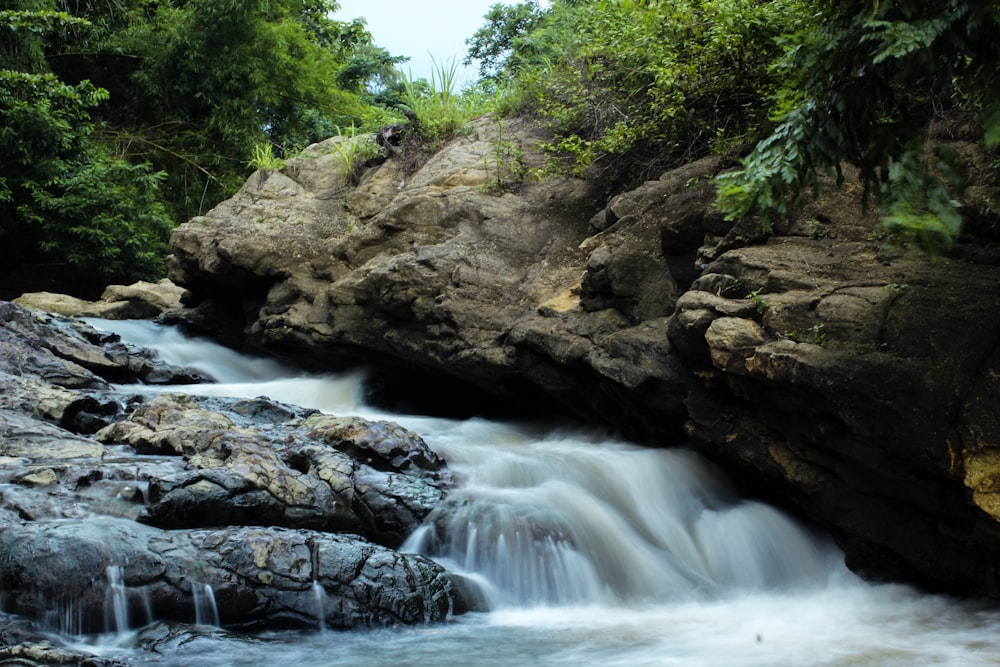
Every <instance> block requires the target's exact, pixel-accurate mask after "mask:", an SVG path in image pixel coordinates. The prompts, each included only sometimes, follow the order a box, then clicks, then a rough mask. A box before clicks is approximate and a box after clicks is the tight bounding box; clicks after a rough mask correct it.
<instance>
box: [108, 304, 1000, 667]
mask: <svg viewBox="0 0 1000 667" xmlns="http://www.w3.org/2000/svg"><path fill="white" fill-rule="evenodd" d="M99 325H100V326H102V327H105V328H110V329H112V330H116V331H118V332H119V333H122V335H123V336H124V337H125V338H126V339H128V340H131V341H133V342H138V343H140V344H143V345H147V346H150V347H154V348H156V349H158V350H160V352H161V354H162V356H163V357H164V358H165V359H166V360H168V361H171V362H172V363H178V364H183V365H189V366H190V365H195V366H197V367H199V368H202V369H203V370H205V371H206V372H209V373H211V374H212V375H214V376H215V377H217V378H219V379H220V380H221V381H222V382H223V384H217V385H206V386H195V387H183V388H181V387H169V388H166V390H168V391H176V390H183V391H191V392H192V393H211V394H213V395H228V396H239V397H255V396H260V395H268V396H270V397H271V398H274V399H275V400H279V401H284V402H288V403H295V404H298V405H302V406H305V407H312V408H317V409H320V410H323V411H326V412H330V413H334V414H360V415H362V416H366V417H369V418H386V419H392V420H394V421H397V422H400V423H402V424H403V425H405V426H407V427H408V428H411V429H412V430H414V431H416V432H418V433H420V434H421V435H422V436H423V437H424V439H425V440H427V442H428V444H429V445H431V447H433V448H434V449H435V450H436V451H438V452H439V453H441V454H442V455H444V456H445V457H446V458H447V459H448V461H449V464H450V466H451V467H452V469H453V470H454V471H455V472H456V474H457V476H458V478H459V479H460V480H461V484H460V487H459V488H458V489H457V490H456V491H455V492H454V493H453V494H452V496H451V497H450V498H449V501H448V502H447V504H446V507H445V508H444V509H443V510H442V512H444V514H443V517H444V518H442V519H441V520H439V521H436V522H435V525H436V528H433V527H431V526H426V527H424V528H422V529H421V530H419V531H418V532H417V533H416V534H415V535H413V536H412V537H411V539H410V541H409V542H408V544H407V547H408V548H412V549H415V550H420V551H422V552H424V553H427V554H428V555H430V556H431V557H433V558H435V559H436V560H438V561H439V562H441V563H442V564H444V565H445V566H446V567H448V568H449V569H451V570H453V571H456V572H460V573H463V574H465V575H466V576H468V577H469V578H470V579H472V580H474V581H476V582H478V583H479V584H480V585H481V587H482V588H483V590H484V591H485V594H486V595H487V597H488V599H489V601H490V603H491V606H492V609H493V611H491V612H489V613H478V614H468V615H466V616H463V617H459V618H457V619H456V620H455V621H454V622H452V623H447V624H439V625H431V626H424V627H416V628H397V629H383V630H370V631H355V632H347V633H343V632H338V633H323V632H315V633H306V634H303V633H275V634H270V635H266V636H264V637H259V638H255V639H249V638H247V637H244V636H229V635H225V634H219V633H213V634H211V635H210V636H205V637H200V638H198V639H195V640H192V641H188V642H185V643H181V644H178V645H177V646H176V647H175V650H174V651H173V652H171V653H169V654H168V653H164V654H162V655H156V654H147V653H140V652H138V651H136V652H134V653H131V654H127V655H125V656H122V657H125V658H127V659H129V660H131V661H133V662H141V663H143V664H163V665H185V664H194V663H197V664H202V665H255V664H260V663H266V664H279V663H280V664H295V665H303V666H312V665H316V666H320V665H328V666H333V665H355V666H364V665H372V666H374V665H400V666H407V665H411V666H431V665H434V666H444V665H456V666H457V665H485V666H491V665H495V666H497V667H499V666H501V665H502V666H505V667H506V666H508V665H551V666H557V665H621V666H626V665H628V666H647V665H648V666H661V665H662V666H673V665H678V666H682V667H694V666H702V665H704V666H706V667H707V666H716V665H726V666H733V667H742V666H747V667H749V666H756V665H760V666H769V667H774V666H789V667H791V666H814V665H815V666H820V665H823V666H845V667H846V666H852V667H853V666H876V665H877V666H889V665H900V666H904V665H905V666H907V667H909V666H912V665H949V666H951V665H955V666H958V665H1000V610H998V609H997V608H996V607H990V606H986V605H978V604H973V603H968V602H961V601H955V600H951V599H948V598H943V597H937V596H929V595H925V594H921V593H919V592H917V591H914V590H912V589H910V588H908V587H905V586H897V585H893V586H872V585H869V584H866V583H864V582H862V581H860V580H858V579H857V578H856V577H854V576H853V575H852V574H850V573H849V572H847V571H846V570H845V568H844V567H843V565H842V564H841V560H842V559H841V557H840V554H839V553H838V552H837V551H836V550H835V549H834V548H833V547H832V546H831V545H830V544H829V543H828V542H827V541H826V540H825V539H823V538H822V537H821V536H816V535H813V534H811V533H810V532H809V531H807V530H805V529H804V528H803V527H801V526H799V525H797V524H796V523H795V522H794V521H792V520H791V519H789V518H788V517H787V516H785V515H784V514H782V513H781V512H779V511H777V510H776V509H774V508H772V507H769V506H767V505H764V504H761V503H758V502H751V501H746V500H742V499H740V498H738V497H736V496H735V495H734V494H733V492H732V491H731V490H730V488H729V487H728V485H727V483H726V481H725V480H724V479H723V478H722V477H721V476H720V475H719V474H718V473H717V472H716V471H714V470H713V469H712V467H711V466H709V465H708V464H707V463H705V462H704V461H703V460H701V459H700V458H699V457H697V456H696V455H694V454H692V453H690V452H686V451H683V450H649V449H642V448H638V447H634V446H631V445H629V444H627V443H622V442H617V441H613V440H608V439H605V438H602V437H600V436H598V435H595V434H593V433H587V432H583V431H581V430H578V429H577V428H572V429H571V428H562V429H553V428H551V427H543V426H539V425H520V424H510V423H497V422H490V421H486V420H480V419H473V420H466V421H456V420H446V419H436V418H428V417H415V416H409V415H386V414H383V413H380V412H379V411H377V410H374V409H372V408H370V407H368V406H365V405H364V404H363V402H362V401H361V399H360V396H361V379H362V378H361V377H360V375H352V376H337V377H333V376H328V377H317V376H304V375H301V374H294V373H291V372H289V371H287V370H285V369H282V368H281V367H280V366H278V365H276V364H273V363H272V362H261V361H251V360H247V359H245V358H243V357H240V356H238V355H234V354H233V353H231V352H230V351H228V350H224V349H222V348H218V347H217V346H214V345H211V344H209V343H205V342H197V341H190V340H186V339H184V338H183V337H181V336H179V335H178V334H176V333H175V332H173V331H171V330H167V329H156V328H152V327H151V325H149V324H147V323H111V322H100V323H99ZM202 360H204V361H202ZM146 390H152V389H149V388H147V389H146ZM317 604H318V605H319V604H322V600H321V599H319V598H317Z"/></svg>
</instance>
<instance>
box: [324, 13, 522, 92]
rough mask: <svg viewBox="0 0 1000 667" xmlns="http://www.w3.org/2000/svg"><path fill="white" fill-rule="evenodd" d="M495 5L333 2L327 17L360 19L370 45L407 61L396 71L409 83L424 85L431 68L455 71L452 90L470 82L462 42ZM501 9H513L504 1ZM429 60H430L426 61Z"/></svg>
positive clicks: (471, 77) (473, 73)
mask: <svg viewBox="0 0 1000 667" xmlns="http://www.w3.org/2000/svg"><path fill="white" fill-rule="evenodd" d="M498 1H499V0H338V2H339V3H340V11H339V12H337V13H335V14H334V15H333V17H334V18H335V19H337V20H338V21H351V20H353V19H356V18H358V17H364V18H365V20H366V22H367V24H368V32H370V33H371V34H372V37H373V38H374V40H375V44H376V45H378V46H381V47H383V48H385V49H387V50H388V51H389V53H391V54H392V55H394V56H409V57H410V60H409V61H408V62H406V63H403V64H402V65H401V69H402V70H403V71H404V72H406V73H407V74H408V75H410V76H412V77H413V78H414V79H420V78H424V79H427V80H430V78H431V75H432V74H433V73H434V72H435V67H434V63H435V62H436V63H437V64H438V68H437V69H440V68H441V67H442V66H444V67H446V68H447V67H448V66H449V65H450V64H451V62H452V60H454V62H455V64H456V65H457V67H458V72H457V78H458V81H456V88H457V89H461V88H462V86H463V85H465V84H466V83H468V82H471V81H474V80H475V79H476V75H477V73H478V70H477V69H476V67H474V66H473V67H468V68H464V67H463V66H462V60H464V59H465V53H466V51H467V50H468V47H467V46H466V44H465V40H466V39H468V38H469V37H472V34H473V33H474V32H476V30H478V29H479V28H480V26H482V25H483V15H484V14H485V13H486V11H487V10H488V9H489V8H490V6H491V5H493V4H496V3H497V2H498ZM504 4H516V2H505V3H504ZM432 57H433V60H432Z"/></svg>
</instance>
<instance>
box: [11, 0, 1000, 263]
mask: <svg viewBox="0 0 1000 667" xmlns="http://www.w3.org/2000/svg"><path fill="white" fill-rule="evenodd" d="M336 8H337V4H336V3H335V2H333V1H331V0H242V1H237V0H102V1H99V2H87V3H81V2H71V1H69V0H13V1H8V2H4V3H0V239H2V240H3V242H4V243H5V246H6V248H7V249H8V252H9V253H13V255H14V256H16V257H21V258H22V260H23V261H25V262H40V261H62V262H70V263H74V264H80V265H84V264H89V265H95V266H99V267H100V268H101V269H102V270H103V271H104V272H105V273H106V274H107V275H108V276H109V277H114V278H138V277H156V276H158V275H161V273H162V263H163V259H164V258H165V256H166V253H167V251H168V249H167V246H166V243H167V239H168V237H169V232H170V230H171V229H172V228H173V226H174V225H176V224H177V223H178V222H182V221H185V220H187V219H189V218H191V217H193V216H195V215H198V214H200V213H203V212H205V211H207V210H208V208H210V207H211V206H213V205H214V204H215V203H217V202H219V201H221V200H222V199H224V198H226V197H228V196H231V194H232V193H233V192H234V191H235V190H236V189H237V188H238V187H239V186H240V185H241V184H242V183H243V182H244V180H245V178H246V177H247V175H248V174H249V173H250V171H252V168H253V167H254V166H259V164H260V160H261V159H262V156H266V157H267V159H272V158H273V159H274V160H275V161H279V160H280V159H281V158H282V157H284V156H288V155H292V154H294V152H295V151H297V150H298V149H300V148H302V147H304V146H306V145H308V144H309V143H312V142H315V141H320V140H323V139H325V138H327V137H329V136H332V135H335V134H338V133H340V132H341V131H342V130H343V129H344V128H351V131H354V129H358V130H364V131H373V130H375V129H377V128H378V127H380V126H381V125H383V124H386V123H389V122H398V121H399V120H400V119H402V118H403V113H404V112H407V113H411V114H412V113H413V112H416V113H417V114H418V115H419V116H421V121H422V122H421V127H422V128H423V129H424V131H425V132H426V133H427V134H428V137H427V139H428V145H430V146H436V145H439V144H440V142H441V141H444V140H446V139H447V137H448V136H449V133H453V132H455V131H458V130H460V127H461V124H462V120H463V118H466V117H467V116H468V114H469V113H472V112H477V113H481V112H483V111H492V112H494V113H497V114H521V115H523V114H527V115H530V116H533V117H534V118H536V119H537V120H538V121H539V122H541V123H543V124H545V125H547V126H548V127H549V128H550V130H551V132H552V137H553V138H552V140H551V141H550V142H549V143H548V144H547V145H546V146H545V148H547V150H548V151H549V153H550V155H551V163H550V170H551V171H570V172H573V173H576V174H580V175H586V176H589V177H596V178H601V179H602V180H603V181H604V182H606V183H607V184H608V188H609V189H610V190H612V191H613V190H615V189H622V188H625V187H628V186H630V185H632V184H635V183H637V182H639V181H641V180H644V179H647V178H650V177H655V176H656V175H658V174H659V173H660V172H662V171H663V170H664V169H667V168H670V167H672V166H676V165H678V164H681V163H683V162H685V161H689V160H692V159H696V158H698V157H701V156H704V155H707V154H711V153H717V154H731V155H737V156H738V155H742V156H743V158H742V163H741V165H742V166H741V168H739V169H737V170H736V171H735V172H733V173H731V174H728V175H726V176H724V177H722V178H721V179H719V180H718V192H719V196H720V199H719V202H720V206H721V207H722V208H723V209H724V210H725V211H727V212H728V214H729V215H730V216H731V217H733V218H738V217H745V216H759V217H760V219H761V220H762V223H763V224H764V225H768V224H769V223H770V221H772V220H774V219H776V218H777V217H779V216H782V215H784V214H785V213H786V212H787V211H788V210H789V208H790V207H794V206H795V205H796V204H797V203H798V202H800V201H801V200H802V198H803V196H805V194H807V193H808V192H810V191H811V190H813V189H815V188H816V187H817V186H818V183H819V182H820V178H819V177H820V176H821V175H822V174H825V173H830V174H833V175H836V176H841V175H842V174H841V165H842V164H844V163H851V164H854V165H856V166H857V167H859V168H860V173H861V175H862V180H863V182H864V185H865V186H866V191H867V192H868V193H869V194H870V195H871V199H872V201H874V202H876V203H877V204H878V205H879V206H880V207H881V209H882V211H883V214H884V220H885V222H886V226H887V230H888V231H890V232H892V233H894V234H896V235H898V236H899V237H900V238H902V239H904V240H912V241H916V242H917V243H919V244H920V245H921V246H923V247H925V248H929V249H940V248H946V247H947V246H948V245H949V244H951V243H952V242H953V241H954V240H955V239H956V238H957V235H958V234H959V232H960V229H961V223H962V211H961V207H960V206H959V204H958V201H959V197H960V195H961V190H962V185H963V182H964V180H963V178H964V176H963V173H962V171H961V164H960V160H959V159H958V157H957V156H956V155H954V154H953V153H951V152H949V151H948V150H947V149H945V148H944V147H943V144H942V143H940V142H937V141H935V138H936V137H937V135H939V134H940V132H941V128H942V127H943V126H946V125H948V124H949V123H950V122H951V121H952V120H953V119H954V118H956V117H960V118H963V119H965V124H964V126H970V127H973V128H975V132H977V133H978V139H979V141H980V142H981V143H982V144H983V145H984V146H985V148H986V149H987V150H990V151H993V150H995V149H996V147H997V145H998V144H1000V88H998V86H997V85H996V72H997V71H998V68H1000V62H998V61H1000V48H998V47H997V46H996V45H995V40H994V39H993V36H994V35H995V34H997V29H998V28H1000V5H998V3H997V2H972V1H968V2H963V1H961V0H942V2H938V3H926V2H920V1H918V0H670V1H667V0H551V2H549V3H547V4H546V6H544V7H543V6H542V5H541V4H540V3H539V2H537V1H536V0H528V1H525V2H520V3H511V4H500V3H498V4H496V5H493V6H492V7H491V8H490V10H489V11H488V12H487V13H486V15H485V16H484V17H483V24H482V27H481V28H480V29H479V30H478V31H476V32H475V33H474V34H473V35H471V36H470V37H469V39H468V40H467V44H468V47H469V49H468V59H467V62H468V63H470V64H475V65H477V66H478V68H479V73H480V81H479V82H478V83H477V84H475V85H474V86H471V87H470V88H468V89H467V90H466V91H464V92H463V93H462V94H461V95H459V94H455V93H454V91H452V90H451V82H450V81H449V80H448V74H449V73H448V72H447V71H446V70H444V69H443V70H442V72H441V78H440V80H437V79H436V80H433V81H430V82H427V81H424V80H421V81H409V80H407V79H406V77H404V76H402V74H401V73H400V71H399V69H398V67H397V66H398V65H399V64H400V63H401V62H403V61H404V60H405V58H404V57H402V56H397V55H393V54H391V53H389V52H388V51H386V50H385V49H383V48H381V47H379V46H378V45H376V44H374V43H373V41H372V37H371V35H370V34H369V33H368V31H367V30H366V28H365V24H364V21H363V20H356V21H351V22H341V21H337V20H334V19H332V18H331V17H332V13H333V11H334V10H335V9H336ZM424 150H426V146H425V147H424ZM998 163H1000V161H998Z"/></svg>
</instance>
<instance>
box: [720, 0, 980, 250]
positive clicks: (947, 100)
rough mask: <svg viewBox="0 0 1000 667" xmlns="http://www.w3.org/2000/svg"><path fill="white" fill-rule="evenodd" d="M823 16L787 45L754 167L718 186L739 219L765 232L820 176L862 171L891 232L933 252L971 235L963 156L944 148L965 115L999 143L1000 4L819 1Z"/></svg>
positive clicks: (747, 165) (746, 166)
mask: <svg viewBox="0 0 1000 667" xmlns="http://www.w3.org/2000/svg"><path fill="white" fill-rule="evenodd" d="M815 4H816V6H817V9H818V12H819V13H818V16H819V20H818V21H816V22H814V23H811V24H810V25H808V26H807V27H806V29H804V30H803V31H801V32H800V33H798V34H796V35H794V36H792V37H791V39H790V40H789V42H788V52H787V55H786V56H785V57H784V59H783V60H781V61H780V62H779V63H778V65H777V67H776V71H777V73H778V77H779V79H780V81H781V84H782V85H781V87H780V89H779V90H778V91H777V94H776V95H775V96H774V100H775V112H774V115H775V119H776V122H777V125H776V127H775V129H774V131H773V132H772V133H771V134H770V136H768V137H767V138H766V139H764V140H763V141H762V142H760V143H759V144H758V145H757V147H756V149H755V150H754V151H753V152H752V153H751V154H750V155H749V156H748V157H747V158H746V160H745V161H744V163H743V169H742V170H740V171H738V172H735V173H733V174H729V175H725V176H723V177H721V178H719V179H718V183H719V195H720V204H721V205H722V206H723V207H724V208H725V209H726V210H727V211H728V212H729V215H730V216H731V217H742V216H747V215H752V214H757V215H760V216H761V217H762V219H763V220H764V223H765V225H766V224H768V223H769V221H770V219H771V218H772V217H773V216H774V215H775V214H777V215H782V214H784V213H785V212H786V211H787V209H788V207H789V205H792V206H794V205H797V204H798V203H800V202H801V200H802V198H803V196H804V193H806V192H808V191H810V190H815V189H816V188H817V187H818V174H820V173H823V172H830V173H835V174H837V175H838V178H839V179H840V180H842V179H843V175H842V172H841V163H842V162H849V163H852V164H854V165H856V166H857V167H859V168H860V171H861V178H862V180H863V182H864V184H865V186H866V192H867V193H869V195H872V196H874V197H875V199H877V200H878V202H879V203H880V205H881V207H882V210H883V213H884V216H885V217H884V222H885V226H886V228H887V229H888V230H889V231H890V232H892V233H893V234H895V235H897V236H898V237H900V238H901V239H904V240H905V239H909V240H912V241H915V242H916V243H918V244H919V245H920V246H922V247H924V248H926V249H929V250H939V249H941V248H946V247H947V246H949V245H950V244H951V243H952V242H953V241H954V240H955V239H956V238H957V236H958V234H959V232H960V229H961V221H962V219H961V215H960V213H959V204H958V198H959V194H960V191H961V187H962V184H963V182H964V179H963V174H962V172H961V168H960V164H959V160H958V158H957V156H956V155H955V154H953V153H951V152H950V151H948V150H947V148H946V147H945V146H944V145H943V144H942V143H940V142H935V141H934V139H935V135H936V133H937V131H938V128H939V127H941V126H942V125H943V124H944V123H946V122H947V119H948V118H949V117H952V116H954V115H956V114H964V115H967V116H971V117H973V118H974V119H975V121H976V122H977V123H978V124H979V125H980V127H981V129H982V132H983V135H982V136H983V140H984V142H985V145H986V146H987V147H988V148H995V147H996V146H997V145H998V144H1000V87H998V86H997V80H996V75H997V72H998V71H1000V49H997V47H996V35H997V31H998V29H1000V5H998V4H997V3H996V2H981V1H979V0H977V1H974V2H966V1H962V0H945V1H942V2H935V3H928V2H921V1H919V0H894V1H890V0H874V1H873V0H816V2H815Z"/></svg>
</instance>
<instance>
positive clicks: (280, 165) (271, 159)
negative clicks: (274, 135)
mask: <svg viewBox="0 0 1000 667" xmlns="http://www.w3.org/2000/svg"><path fill="white" fill-rule="evenodd" d="M247 166H248V167H250V168H251V169H253V170H254V171H256V170H258V169H259V170H261V171H281V170H282V169H284V168H285V161H284V160H283V159H281V158H280V157H277V156H275V154H274V147H273V146H271V144H269V143H261V144H256V145H255V146H254V147H253V150H252V151H251V154H250V159H249V160H248V161H247Z"/></svg>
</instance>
